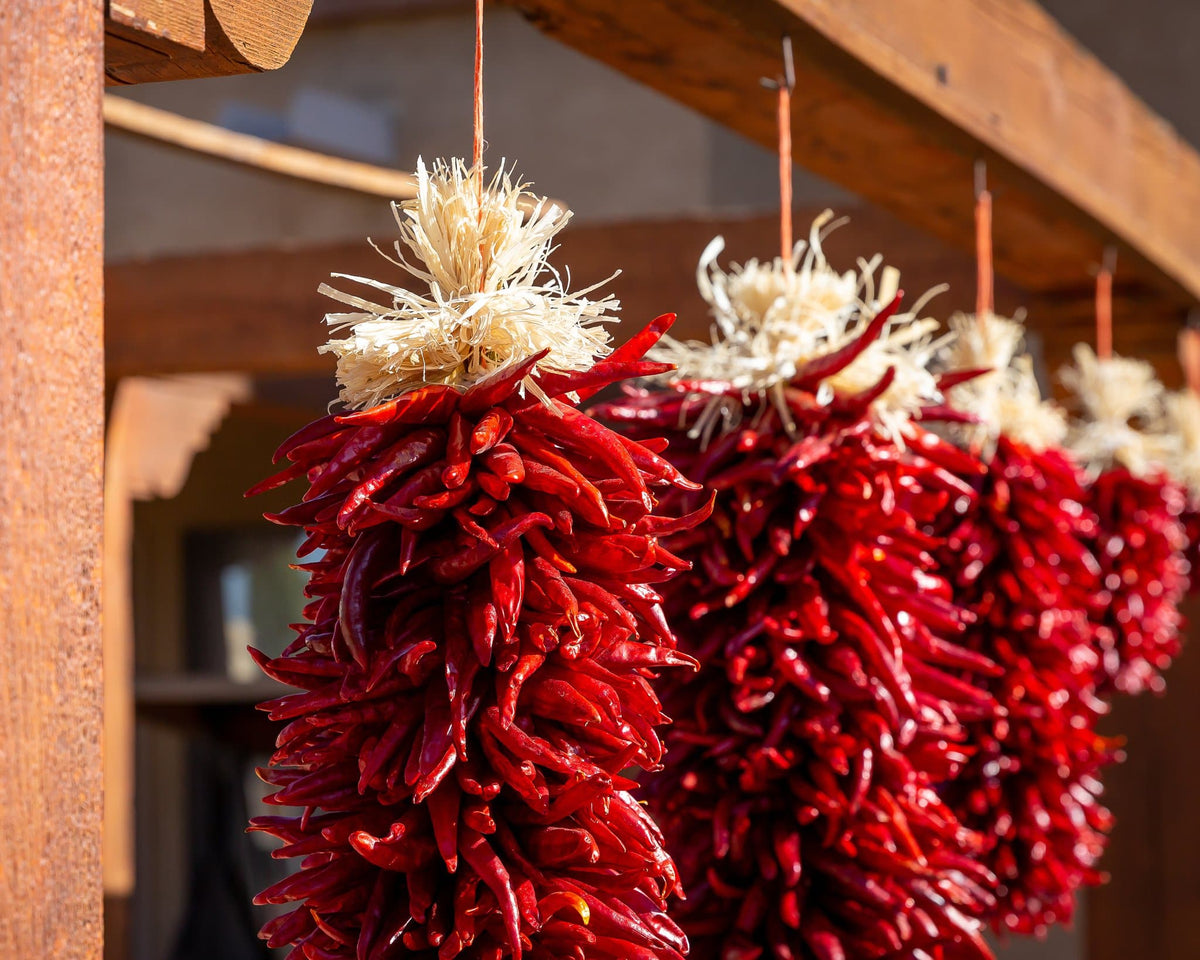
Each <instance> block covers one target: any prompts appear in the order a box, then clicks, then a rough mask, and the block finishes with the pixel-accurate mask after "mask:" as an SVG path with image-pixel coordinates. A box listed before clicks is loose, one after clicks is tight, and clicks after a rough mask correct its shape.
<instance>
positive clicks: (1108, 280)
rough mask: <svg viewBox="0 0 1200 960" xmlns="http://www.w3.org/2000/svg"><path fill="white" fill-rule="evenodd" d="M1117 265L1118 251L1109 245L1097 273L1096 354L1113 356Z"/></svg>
mask: <svg viewBox="0 0 1200 960" xmlns="http://www.w3.org/2000/svg"><path fill="white" fill-rule="evenodd" d="M1116 266H1117V251H1116V249H1115V248H1114V247H1109V248H1108V249H1107V250H1105V251H1104V260H1103V262H1102V263H1101V264H1100V269H1099V271H1098V272H1097V273H1096V356H1097V357H1099V358H1100V359H1101V360H1109V359H1111V358H1112V352H1113V302H1112V288H1113V271H1114V270H1115V269H1116Z"/></svg>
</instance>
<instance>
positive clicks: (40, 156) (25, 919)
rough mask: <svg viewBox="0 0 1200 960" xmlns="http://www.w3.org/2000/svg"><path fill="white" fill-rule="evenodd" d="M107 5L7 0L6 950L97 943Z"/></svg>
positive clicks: (0, 666) (95, 948)
mask: <svg viewBox="0 0 1200 960" xmlns="http://www.w3.org/2000/svg"><path fill="white" fill-rule="evenodd" d="M102 17H103V10H102V6H101V4H100V3H99V2H98V0H57V2H54V3H47V2H46V0H5V2H4V3H3V4H0V61H2V62H3V64H4V96H3V100H2V103H0V170H2V171H4V177H5V182H6V183H8V184H11V185H12V187H11V189H7V190H5V191H3V193H2V194H0V246H2V249H0V343H2V344H3V348H2V349H0V409H3V410H4V431H3V438H4V439H3V442H0V635H2V636H3V637H4V656H3V657H2V658H0V769H2V770H3V771H4V774H3V775H4V800H3V803H0V904H3V906H0V917H2V918H3V919H2V920H0V956H4V957H22V958H26V957H28V958H30V960H33V958H42V957H54V958H56V960H99V957H100V955H101V941H102V931H101V879H100V870H101V868H100V830H101V826H100V820H101V767H100V737H101V686H102V684H101V655H100V531H101V523H102V506H101V500H102V491H101V488H102V478H101V474H102V463H103V454H104V450H103V440H104V355H103V340H102V336H103V333H102V329H101V327H102V322H103V298H102V289H103V280H104V275H103V272H102V269H103V243H104V236H103V220H104V212H103V204H102V203H101V198H102V197H103V195H104V178H103V129H102V126H101V121H100V93H101V90H102V85H101V76H102V71H103V60H102V57H103V22H102Z"/></svg>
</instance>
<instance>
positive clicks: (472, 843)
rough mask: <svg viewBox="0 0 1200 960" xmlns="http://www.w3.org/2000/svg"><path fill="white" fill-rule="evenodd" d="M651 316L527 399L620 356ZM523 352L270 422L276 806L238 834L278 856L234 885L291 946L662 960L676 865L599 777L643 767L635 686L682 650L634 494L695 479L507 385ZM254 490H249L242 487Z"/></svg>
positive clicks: (650, 495) (658, 327) (655, 751)
mask: <svg viewBox="0 0 1200 960" xmlns="http://www.w3.org/2000/svg"><path fill="white" fill-rule="evenodd" d="M669 322H670V318H663V319H662V320H660V321H656V324H654V325H652V326H651V328H650V329H648V330H647V331H645V332H643V333H642V334H640V335H639V336H637V337H635V338H634V340H633V341H632V343H631V344H629V345H628V346H626V347H624V348H621V349H619V350H618V351H616V352H615V353H614V354H613V355H612V356H611V357H610V358H609V359H608V360H607V361H605V362H602V363H599V364H598V365H596V366H595V367H594V368H593V369H592V370H590V371H587V372H584V373H580V374H574V375H543V376H541V377H540V378H539V379H538V380H537V384H538V386H539V387H540V391H541V392H542V393H544V394H545V395H546V396H547V397H549V398H556V397H557V398H561V397H563V395H565V394H567V393H568V392H569V391H575V392H576V395H577V396H580V397H584V396H588V395H590V394H591V393H592V392H594V391H595V390H596V389H598V388H599V387H600V386H601V385H603V384H606V383H609V382H612V381H614V380H617V379H620V378H622V377H626V376H631V375H644V374H647V373H654V372H659V371H661V370H662V369H663V366H662V365H660V364H652V363H643V362H638V361H639V358H640V357H641V356H642V354H643V353H644V352H645V350H646V349H647V348H648V347H649V346H650V345H651V344H652V343H653V342H654V341H655V340H656V339H657V338H658V336H659V335H660V334H661V331H662V330H663V329H665V327H666V326H667V325H668V324H669ZM540 356H541V355H538V356H535V357H531V358H530V359H529V361H528V362H526V363H524V364H522V365H521V366H519V367H516V368H512V369H510V370H508V371H507V372H504V373H502V374H500V375H495V376H493V377H492V378H490V379H488V380H484V381H482V382H480V383H478V384H476V385H475V386H472V387H471V388H470V389H468V390H466V391H465V392H463V393H460V392H458V391H456V390H455V389H453V388H451V387H445V386H440V385H439V386H429V387H426V388H423V389H420V390H417V391H415V392H412V393H406V394H404V395H403V396H401V397H400V398H399V399H396V400H393V401H390V402H388V403H384V404H382V405H380V406H377V407H374V408H372V409H369V410H364V411H361V412H357V413H350V414H347V415H344V416H330V417H326V418H324V419H323V420H320V421H317V422H315V423H313V424H311V425H310V426H308V427H306V428H304V429H303V430H301V431H300V432H299V433H297V434H296V435H294V436H293V437H292V438H291V439H289V440H288V441H286V442H285V443H284V445H283V446H282V448H281V449H280V452H279V454H277V459H278V457H279V456H281V455H286V456H287V457H288V458H289V459H290V460H291V461H292V463H291V465H290V466H289V467H288V468H287V469H285V470H284V471H282V472H281V473H280V474H278V475H276V476H275V477H273V478H272V479H270V480H268V481H265V482H264V483H263V484H260V485H259V487H258V488H256V489H257V490H265V489H270V488H271V487H273V486H277V485H279V484H281V483H283V482H286V481H287V480H289V479H291V478H293V477H301V476H304V477H307V479H308V482H309V488H308V491H307V493H306V494H305V495H304V498H303V501H302V502H301V503H299V504H297V505H295V506H293V507H290V508H288V509H287V510H284V511H283V512H282V513H280V514H278V515H275V516H272V517H270V519H272V520H274V521H275V522H277V523H281V524H289V525H295V526H300V527H303V528H304V529H305V530H306V531H307V533H308V538H307V540H306V541H305V544H304V546H303V548H302V549H301V551H300V552H301V555H302V556H303V555H306V554H312V553H314V552H315V551H323V553H322V554H320V556H319V559H316V560H314V561H313V562H311V563H307V564H305V569H307V570H308V571H310V574H311V579H310V582H309V585H308V595H309V596H310V597H312V602H311V603H310V604H309V606H308V608H307V611H306V615H307V617H308V618H309V620H310V621H311V622H309V623H305V624H301V625H298V626H297V629H298V631H299V635H298V637H297V638H296V640H295V641H294V642H293V643H292V644H291V646H290V647H289V648H288V649H287V650H286V651H285V652H284V654H283V655H282V656H280V657H278V658H276V659H268V658H267V657H265V656H261V655H259V656H258V657H257V659H258V662H259V664H260V665H261V667H262V669H263V670H264V671H265V672H266V673H267V674H269V675H270V676H272V677H274V678H276V679H277V680H280V681H282V682H283V683H286V684H289V685H291V686H294V687H298V688H300V689H301V690H302V691H303V692H301V693H296V694H292V695H289V696H285V697H281V698H280V699H278V700H274V701H271V702H270V703H267V704H264V705H263V709H265V710H268V711H269V713H270V716H271V717H272V719H275V720H280V721H286V722H287V725H286V726H285V727H284V728H283V729H282V731H281V732H280V734H279V737H278V741H277V744H278V750H277V751H276V753H275V754H274V756H273V757H272V759H271V764H270V767H269V768H268V769H266V770H264V771H262V776H263V778H264V779H265V780H266V781H267V782H269V783H271V784H273V785H274V786H276V787H277V788H278V790H277V792H275V793H274V794H272V795H271V796H270V797H269V798H268V801H269V802H270V803H274V804H280V805H289V806H298V807H303V808H304V812H303V813H302V814H301V815H300V816H298V817H290V816H287V817H260V818H257V819H256V820H255V821H254V822H253V824H252V829H255V830H261V831H265V832H267V833H270V834H272V835H274V836H276V837H279V838H280V839H282V840H283V842H284V846H283V847H282V848H281V849H280V850H278V851H277V856H282V857H303V858H304V859H303V861H302V864H301V869H300V870H299V871H298V872H297V873H295V874H294V875H292V876H290V877H288V878H287V879H285V880H282V881H281V882H279V883H277V884H275V885H274V886H272V887H271V888H269V889H268V890H266V891H264V892H263V893H262V894H261V895H260V896H259V897H258V898H257V900H256V902H257V903H285V902H293V901H296V902H298V903H299V905H298V907H297V908H296V909H295V910H293V911H292V912H290V913H287V914H284V915H282V916H280V917H278V918H276V919H273V920H272V921H270V922H269V923H268V924H267V925H266V926H265V927H264V929H263V932H262V936H263V937H264V938H266V939H267V941H268V943H269V945H270V946H272V947H275V946H283V945H286V944H295V948H294V949H293V950H292V952H291V953H290V954H289V956H290V957H292V958H295V960H301V958H308V960H345V958H356V960H384V958H389V957H413V958H418V960H433V958H435V957H436V958H437V960H450V958H453V957H464V958H471V960H499V958H502V957H512V958H520V957H526V958H532V960H562V958H575V960H593V958H596V960H679V958H681V957H682V955H683V954H684V953H685V952H686V950H687V943H686V939H685V938H684V935H683V933H682V932H681V931H680V929H679V928H678V927H677V926H676V925H675V924H674V923H672V922H671V921H670V920H669V919H668V918H667V917H666V915H665V913H664V912H663V911H664V901H665V898H666V897H667V896H668V895H669V894H670V893H671V892H672V891H673V890H674V889H675V888H676V883H677V881H676V871H675V866H674V864H673V863H672V861H671V858H670V857H669V856H668V855H667V853H666V852H665V850H664V847H663V842H662V837H661V834H660V832H659V829H658V827H657V826H656V825H655V823H654V822H653V821H652V820H651V819H650V817H649V816H648V815H647V814H646V813H645V811H644V810H643V809H642V807H641V805H640V804H639V803H638V802H637V801H636V800H635V799H634V798H633V797H632V795H631V794H630V793H629V790H631V789H632V788H633V787H634V786H635V784H634V783H633V782H632V781H630V780H629V779H627V777H626V776H625V774H623V773H622V771H625V770H627V768H630V767H642V768H645V769H651V768H654V767H655V766H657V765H658V763H659V761H660V758H661V756H662V747H661V744H660V742H659V739H658V737H657V735H656V733H655V725H656V724H658V723H661V722H662V721H663V720H664V716H663V713H662V710H661V708H660V705H659V702H658V700H657V699H656V697H655V694H654V693H653V691H652V689H651V685H650V683H649V681H650V679H652V678H653V677H654V676H655V674H656V672H657V670H658V669H659V668H661V667H665V666H673V665H687V664H690V660H689V659H688V658H687V657H685V656H681V655H679V654H678V653H676V652H675V650H674V646H675V641H674V638H673V636H672V635H671V633H670V631H669V629H668V628H667V626H666V622H665V620H664V618H663V614H662V611H661V609H660V597H659V595H658V593H657V592H656V588H655V586H654V584H656V583H658V582H660V581H663V580H666V579H668V578H669V577H671V576H672V575H673V573H674V572H675V571H678V570H681V569H683V568H684V566H685V564H684V563H683V561H681V560H679V559H677V558H676V557H674V556H673V555H672V554H671V553H669V552H667V551H666V550H665V549H664V548H663V546H662V545H661V543H660V541H659V537H660V535H662V534H665V533H670V532H674V531H678V530H681V529H686V528H688V527H690V526H691V525H692V524H694V523H695V522H698V520H699V519H700V517H699V516H697V517H692V518H683V519H682V520H668V519H665V518H663V517H661V516H660V515H658V514H657V513H656V512H655V506H656V494H655V492H653V491H658V490H661V489H662V488H670V487H678V488H683V489H690V488H692V486H694V485H691V484H688V483H687V481H685V480H684V479H683V478H682V477H681V475H680V474H679V473H678V471H677V470H676V469H675V468H674V467H672V466H671V465H670V464H669V463H667V462H666V461H665V460H663V459H662V458H660V457H659V456H657V455H656V454H655V453H653V452H651V450H650V449H648V448H647V447H645V446H642V445H639V444H637V443H634V442H632V441H629V440H625V439H623V438H621V437H618V436H617V435H616V434H614V433H612V432H611V431H609V430H608V429H606V428H604V427H602V426H601V425H600V424H598V423H596V422H595V421H593V420H592V419H590V418H589V417H587V416H586V415H584V414H582V413H581V412H579V410H578V409H576V407H575V406H574V405H573V404H571V403H567V402H564V400H562V399H551V400H550V401H549V402H548V403H543V402H540V401H538V400H534V399H533V398H532V397H529V398H526V397H522V396H520V395H519V393H518V390H517V387H518V385H519V384H520V383H521V382H522V379H523V378H524V377H526V376H527V375H528V374H530V371H531V370H532V369H533V365H534V363H535V362H536V361H537V360H538V359H540ZM252 492H255V491H252Z"/></svg>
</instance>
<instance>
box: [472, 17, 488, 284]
mask: <svg viewBox="0 0 1200 960" xmlns="http://www.w3.org/2000/svg"><path fill="white" fill-rule="evenodd" d="M472 107H473V113H472V124H471V164H472V169H474V171H475V200H476V211H477V213H476V216H477V217H478V222H479V225H480V227H482V226H483V0H475V83H474V89H473V103H472ZM486 280H487V254H486V251H485V250H484V248H483V242H482V241H480V244H479V289H480V290H482V289H483V285H484V282H485V281H486Z"/></svg>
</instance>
